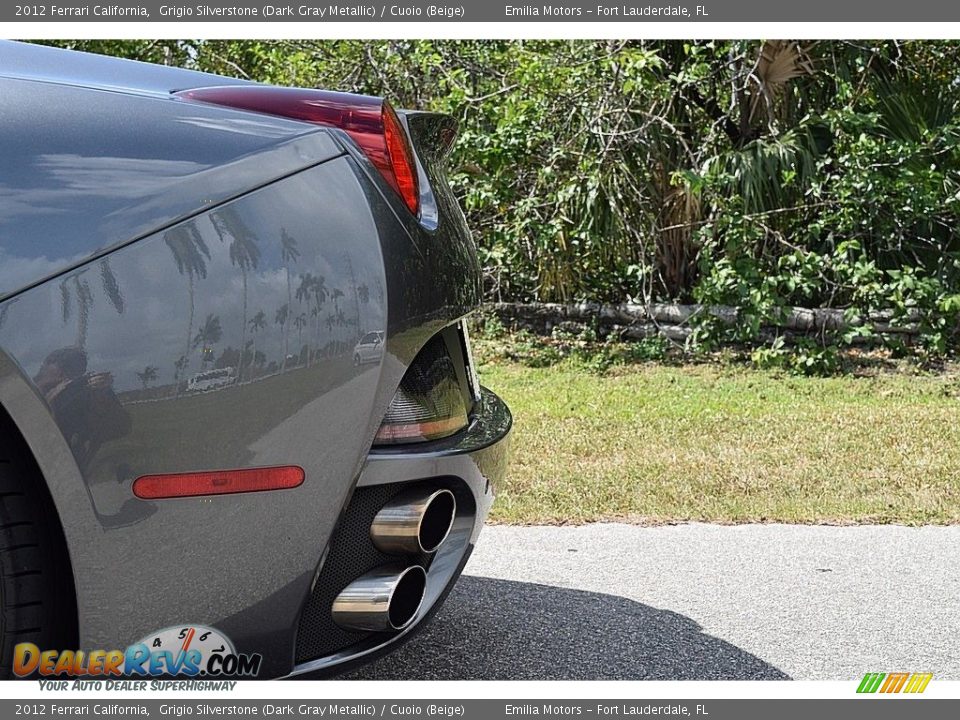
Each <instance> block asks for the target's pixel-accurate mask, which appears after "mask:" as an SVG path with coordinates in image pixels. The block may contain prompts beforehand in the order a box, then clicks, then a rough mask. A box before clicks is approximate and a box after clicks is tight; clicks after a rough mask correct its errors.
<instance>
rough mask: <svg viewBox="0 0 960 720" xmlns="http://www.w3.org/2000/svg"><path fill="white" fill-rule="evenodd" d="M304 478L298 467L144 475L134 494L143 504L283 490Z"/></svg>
mask: <svg viewBox="0 0 960 720" xmlns="http://www.w3.org/2000/svg"><path fill="white" fill-rule="evenodd" d="M303 477H304V475H303V468H299V467H296V466H286V467H268V468H249V469H247V470H217V471H214V472H196V473H173V474H170V475H143V476H142V477H138V478H137V479H136V480H134V481H133V494H134V495H136V496H137V497H138V498H141V499H143V500H157V499H160V498H175V497H195V496H197V495H227V494H229V493H246V492H257V491H260V490H282V489H284V488H295V487H297V486H299V485H301V484H302V483H303Z"/></svg>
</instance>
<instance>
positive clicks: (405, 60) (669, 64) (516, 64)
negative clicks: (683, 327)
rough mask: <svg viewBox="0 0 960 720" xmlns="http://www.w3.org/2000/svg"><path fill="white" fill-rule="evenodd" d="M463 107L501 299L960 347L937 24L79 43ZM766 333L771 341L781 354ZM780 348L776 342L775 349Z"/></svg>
mask: <svg viewBox="0 0 960 720" xmlns="http://www.w3.org/2000/svg"><path fill="white" fill-rule="evenodd" d="M59 44H66V45H68V46H71V47H76V48H78V49H84V50H91V51H94V52H105V53H109V54H114V55H122V56H125V57H131V58H135V59H139V60H148V61H152V62H165V63H169V64H176V65H181V66H185V67H190V68H195V69H200V70H206V71H212V72H217V73H222V74H227V75H235V76H239V77H247V78H251V79H255V80H259V81H263V82H268V83H277V84H284V85H297V86H305V87H325V88H332V89H340V90H348V91H356V92H362V93H368V94H374V95H383V96H385V97H387V98H389V99H391V101H393V102H394V103H395V104H396V105H398V106H405V107H416V108H423V109H431V110H436V111H441V112H446V113H450V114H451V115H453V116H455V117H456V118H457V119H458V120H459V122H460V128H461V130H460V136H459V139H458V141H457V145H456V148H455V152H454V155H453V157H452V160H451V168H450V170H451V173H450V176H451V181H452V183H453V184H454V187H455V189H456V191H457V193H458V195H459V196H460V198H461V201H462V204H463V207H464V209H465V212H466V215H467V218H468V220H469V222H470V224H471V227H472V229H473V232H474V235H475V237H476V239H477V241H478V244H479V246H480V250H481V256H482V259H483V262H484V267H485V274H486V277H485V283H486V289H487V292H488V293H489V297H490V298H492V299H498V300H546V301H573V300H597V301H614V302H617V301H622V300H624V299H627V298H633V299H641V300H643V301H648V302H651V301H655V300H679V301H684V302H689V301H697V302H701V303H704V304H707V305H710V304H732V305H735V306H737V307H738V308H740V314H739V318H740V322H738V323H737V324H736V325H735V326H732V327H731V326H726V325H724V326H720V325H716V324H713V323H711V320H710V318H709V316H708V315H709V314H705V317H704V318H703V319H701V320H699V321H698V325H697V328H696V332H695V333H694V334H693V338H694V342H696V343H698V344H700V345H706V346H709V345H711V344H714V343H719V342H726V341H729V340H738V341H748V342H758V338H759V337H760V335H759V329H760V328H761V327H762V326H763V325H764V324H765V323H769V322H771V321H772V320H775V319H776V317H777V316H778V315H779V314H780V313H782V312H783V311H784V309H785V308H786V307H788V306H791V305H803V306H820V307H832V308H843V309H845V310H847V311H848V312H849V313H850V316H851V317H857V318H863V321H862V322H860V323H859V324H858V326H857V330H856V331H855V332H854V333H852V334H851V333H846V334H844V335H843V336H842V337H832V336H824V337H823V338H821V339H820V340H819V344H820V345H821V346H838V345H843V344H845V343H850V342H854V341H856V340H857V338H860V339H862V338H863V336H865V335H871V334H873V335H875V336H876V337H875V339H877V340H879V341H881V342H887V343H888V344H890V345H891V346H893V345H895V342H894V341H893V340H892V339H890V338H885V337H882V336H879V335H876V333H875V332H874V330H873V328H872V326H871V325H870V322H869V321H868V318H870V317H875V316H877V315H878V314H881V315H882V314H884V313H886V314H887V315H890V316H892V317H893V319H894V320H897V319H901V320H903V321H904V322H916V323H919V324H920V326H921V328H922V335H921V337H922V346H921V347H920V348H919V349H920V350H921V351H922V352H924V353H929V354H931V355H943V354H945V353H949V352H952V351H953V350H955V349H956V348H957V345H958V318H960V291H958V278H960V254H958V253H960V237H958V232H960V231H958V227H960V225H958V222H957V220H958V210H960V150H958V147H960V146H958V136H960V122H958V103H960V73H958V72H957V68H958V67H960V63H958V60H960V58H958V54H960V46H958V45H957V44H956V43H952V42H946V41H944V42H941V41H915V42H898V41H879V42H840V41H823V42H801V41H788V40H779V41H771V40H767V41H748V40H732V41H650V40H639V41H609V40H605V41H411V40H390V41H381V42H369V41H219V40H218V41H179V42H172V41H81V42H71V43H59ZM781 346H782V343H781V344H779V345H778V344H777V342H776V341H774V342H773V343H772V344H771V345H770V346H769V347H768V348H767V350H768V351H769V352H768V355H765V356H764V357H767V356H771V357H774V358H776V357H777V348H778V347H781ZM770 353H772V355H770Z"/></svg>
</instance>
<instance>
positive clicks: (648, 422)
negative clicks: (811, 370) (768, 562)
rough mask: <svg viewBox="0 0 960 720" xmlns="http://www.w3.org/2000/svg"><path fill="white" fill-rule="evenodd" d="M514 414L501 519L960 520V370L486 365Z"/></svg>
mask: <svg viewBox="0 0 960 720" xmlns="http://www.w3.org/2000/svg"><path fill="white" fill-rule="evenodd" d="M481 375H482V380H483V382H484V384H486V385H489V386H490V387H491V388H493V389H494V390H495V391H497V392H498V393H499V394H501V395H502V397H504V399H506V401H507V402H508V403H509V405H510V407H511V409H512V410H513V413H514V418H515V426H514V438H513V449H512V460H511V465H510V468H509V471H508V477H507V478H506V480H505V481H504V482H502V483H501V484H500V486H499V487H498V497H497V501H496V503H495V504H494V508H493V512H492V517H491V519H492V520H493V521H494V522H501V523H582V522H590V521H597V520H614V519H617V520H628V521H632V522H653V523H657V522H672V521H684V520H702V521H709V522H722V523H728V522H732V523H737V522H780V521H782V522H800V523H868V522H869V523H905V524H921V523H956V522H960V381H958V379H957V378H956V377H955V376H949V375H938V376H933V375H904V374H881V375H877V376H874V377H862V378H861V377H853V376H842V377H830V378H808V377H796V376H791V375H778V374H775V373H773V372H764V371H757V370H747V369H743V368H737V367H732V366H712V365H687V366H678V367H670V366H663V365H654V364H640V365H633V366H627V367H623V368H617V369H615V371H613V372H610V373H607V374H603V375H597V374H595V373H591V372H589V371H588V370H586V369H584V368H583V366H582V365H580V364H577V363H576V362H573V361H563V362H561V363H559V364H558V365H554V366H552V367H548V368H529V367H525V366H522V365H518V364H513V363H505V364H503V363H502V364H489V363H488V364H485V365H483V366H482V367H481Z"/></svg>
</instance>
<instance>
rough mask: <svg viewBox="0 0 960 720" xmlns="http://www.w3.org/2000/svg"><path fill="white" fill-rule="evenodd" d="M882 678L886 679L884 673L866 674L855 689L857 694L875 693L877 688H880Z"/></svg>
mask: <svg viewBox="0 0 960 720" xmlns="http://www.w3.org/2000/svg"><path fill="white" fill-rule="evenodd" d="M884 677H886V674H885V673H867V674H866V675H864V676H863V680H861V681H860V687H858V688H857V692H858V693H875V692H876V691H877V688H878V687H880V683H881V682H882V681H883V678H884Z"/></svg>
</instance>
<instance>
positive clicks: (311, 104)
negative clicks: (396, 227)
mask: <svg viewBox="0 0 960 720" xmlns="http://www.w3.org/2000/svg"><path fill="white" fill-rule="evenodd" d="M174 95H175V96H177V97H179V98H183V99H185V100H192V101H194V102H202V103H209V104H211V105H223V106H225V107H232V108H237V109H239V110H251V111H253V112H261V113H266V114H269V115H278V116H281V117H287V118H291V119H293V120H303V121H306V122H310V123H314V124H315V125H324V126H326V127H335V128H340V129H341V130H344V131H346V133H347V134H348V135H350V137H351V138H353V140H354V142H356V143H357V145H358V146H359V147H360V149H361V150H362V151H363V153H364V155H366V156H367V158H368V159H369V160H370V162H372V163H373V165H374V166H375V167H376V168H377V170H379V171H380V174H381V175H383V178H384V180H386V181H387V183H388V184H389V185H390V186H391V187H392V188H393V189H394V190H396V191H397V193H398V194H399V195H400V197H401V198H402V199H403V202H404V203H405V204H406V206H407V207H408V208H409V209H410V212H412V213H413V214H414V215H416V214H417V213H418V212H419V211H420V188H419V185H418V182H417V170H416V165H415V163H414V161H413V150H412V149H411V148H410V141H409V140H408V138H407V134H406V133H405V132H404V129H403V125H402V124H401V123H400V119H399V118H398V117H397V114H396V112H394V110H393V108H392V107H391V106H390V103H388V102H387V101H386V100H383V99H382V98H376V97H370V96H368V95H351V94H349V93H338V92H330V91H328V90H309V89H305V88H284V87H271V86H269V85H224V86H220V87H205V88H196V89H194V90H181V91H180V92H176V93H174Z"/></svg>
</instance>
